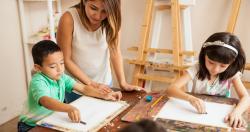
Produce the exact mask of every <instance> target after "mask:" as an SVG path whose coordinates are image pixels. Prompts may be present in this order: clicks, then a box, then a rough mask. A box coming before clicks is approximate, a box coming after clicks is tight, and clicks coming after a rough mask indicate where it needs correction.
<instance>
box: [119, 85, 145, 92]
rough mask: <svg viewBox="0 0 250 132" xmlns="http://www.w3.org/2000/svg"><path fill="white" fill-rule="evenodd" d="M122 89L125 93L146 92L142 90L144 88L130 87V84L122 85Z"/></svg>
mask: <svg viewBox="0 0 250 132" xmlns="http://www.w3.org/2000/svg"><path fill="white" fill-rule="evenodd" d="M121 88H122V89H124V90H125V91H145V89H144V88H142V87H139V86H135V85H130V84H128V83H124V84H122V85H121ZM145 92H146V91H145Z"/></svg>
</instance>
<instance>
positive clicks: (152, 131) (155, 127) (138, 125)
mask: <svg viewBox="0 0 250 132" xmlns="http://www.w3.org/2000/svg"><path fill="white" fill-rule="evenodd" d="M119 132H166V130H165V129H164V128H163V127H162V126H160V125H159V124H157V123H156V122H154V121H152V120H148V119H144V120H141V121H139V122H135V123H132V124H129V125H128V126H126V127H124V128H123V129H121V130H120V131H119Z"/></svg>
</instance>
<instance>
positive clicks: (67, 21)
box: [56, 12, 91, 85]
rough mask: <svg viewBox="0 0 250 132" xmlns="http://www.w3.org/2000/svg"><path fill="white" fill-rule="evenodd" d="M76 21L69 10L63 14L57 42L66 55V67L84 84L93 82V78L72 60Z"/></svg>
mask: <svg viewBox="0 0 250 132" xmlns="http://www.w3.org/2000/svg"><path fill="white" fill-rule="evenodd" d="M73 30H74V21H73V18H72V16H71V14H70V13H69V12H66V13H64V14H63V16H62V17H61V19H60V22H59V25H58V31H57V37H56V39H57V43H58V44H59V45H60V48H61V49H62V52H63V56H64V63H65V67H66V69H67V70H68V72H69V73H71V74H72V75H73V76H74V77H75V78H76V79H78V80H79V81H81V82H82V83H84V84H87V85H88V84H91V79H90V78H89V77H88V76H87V75H86V74H84V73H83V71H82V70H81V69H80V68H79V67H78V66H77V64H75V62H74V61H73V60H72V39H73Z"/></svg>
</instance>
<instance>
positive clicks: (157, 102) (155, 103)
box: [150, 95, 163, 108]
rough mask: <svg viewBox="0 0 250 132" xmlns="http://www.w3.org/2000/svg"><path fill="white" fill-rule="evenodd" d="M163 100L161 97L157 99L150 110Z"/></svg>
mask: <svg viewBox="0 0 250 132" xmlns="http://www.w3.org/2000/svg"><path fill="white" fill-rule="evenodd" d="M162 98H163V95H162V96H161V97H159V98H158V99H157V100H156V101H155V102H154V103H153V104H152V105H151V106H150V108H153V107H154V106H155V105H156V104H157V103H158V102H159V101H160V100H161V99H162Z"/></svg>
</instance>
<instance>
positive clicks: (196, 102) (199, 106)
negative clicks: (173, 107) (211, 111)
mask: <svg viewBox="0 0 250 132" xmlns="http://www.w3.org/2000/svg"><path fill="white" fill-rule="evenodd" d="M188 101H189V103H190V104H191V105H193V106H194V107H195V109H196V110H197V111H198V113H200V114H206V113H207V112H206V106H205V103H204V101H203V100H201V99H199V98H196V97H194V96H190V97H189V98H188Z"/></svg>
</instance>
